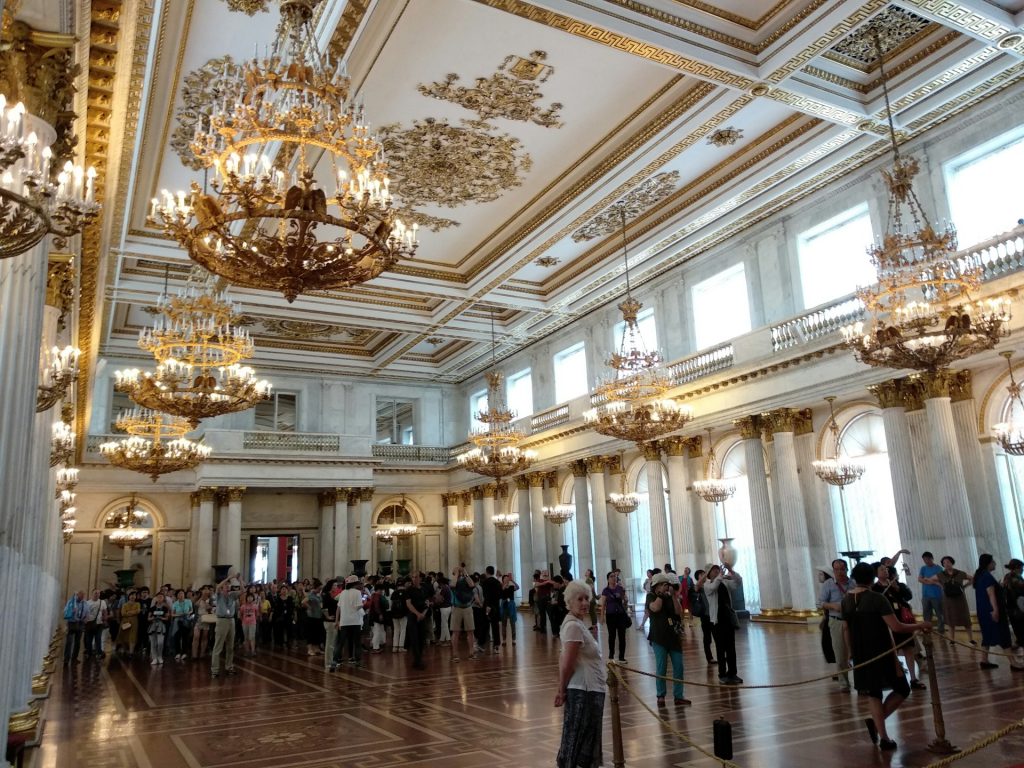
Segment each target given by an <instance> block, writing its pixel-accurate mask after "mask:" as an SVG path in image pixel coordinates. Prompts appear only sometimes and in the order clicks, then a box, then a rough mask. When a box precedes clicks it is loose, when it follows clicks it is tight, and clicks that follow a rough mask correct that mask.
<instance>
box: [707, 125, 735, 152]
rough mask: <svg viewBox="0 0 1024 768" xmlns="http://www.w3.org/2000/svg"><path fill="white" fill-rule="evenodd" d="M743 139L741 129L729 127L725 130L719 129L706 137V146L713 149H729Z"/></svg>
mask: <svg viewBox="0 0 1024 768" xmlns="http://www.w3.org/2000/svg"><path fill="white" fill-rule="evenodd" d="M742 138H743V129H742V128H733V127H732V126H731V125H730V126H728V127H726V128H719V129H718V130H717V131H715V132H714V133H712V134H711V135H710V136H708V144H711V145H712V146H715V147H730V146H732V145H733V144H735V143H736V142H737V141H739V140H740V139H742Z"/></svg>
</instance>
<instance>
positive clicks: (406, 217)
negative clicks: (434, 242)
mask: <svg viewBox="0 0 1024 768" xmlns="http://www.w3.org/2000/svg"><path fill="white" fill-rule="evenodd" d="M395 215H396V216H397V217H398V218H399V219H401V220H402V222H403V223H405V224H406V225H408V224H419V226H420V229H429V230H430V231H431V232H440V231H441V230H442V229H449V228H451V227H458V226H460V224H459V222H457V221H456V220H455V219H446V218H445V217H444V216H431V215H430V214H429V213H423V211H417V210H414V209H412V208H403V207H402V206H397V207H396V208H395Z"/></svg>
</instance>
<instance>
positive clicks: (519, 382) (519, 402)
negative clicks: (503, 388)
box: [508, 368, 533, 418]
mask: <svg viewBox="0 0 1024 768" xmlns="http://www.w3.org/2000/svg"><path fill="white" fill-rule="evenodd" d="M508 407H509V408H510V409H511V410H512V411H514V412H515V414H516V418H522V417H523V416H529V415H530V414H531V413H533V377H532V376H531V375H530V369H529V368H527V369H526V370H525V371H519V373H515V374H512V376H510V377H509V379H508Z"/></svg>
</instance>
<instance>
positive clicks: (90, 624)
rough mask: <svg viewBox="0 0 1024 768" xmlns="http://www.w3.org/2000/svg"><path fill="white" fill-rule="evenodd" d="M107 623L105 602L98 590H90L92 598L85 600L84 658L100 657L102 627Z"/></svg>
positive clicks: (101, 655) (101, 656) (101, 654)
mask: <svg viewBox="0 0 1024 768" xmlns="http://www.w3.org/2000/svg"><path fill="white" fill-rule="evenodd" d="M106 624H107V602H106V600H104V599H103V598H101V597H100V591H99V590H98V589H94V590H93V591H92V599H91V600H86V601H85V658H87V659H88V658H92V657H93V656H95V657H96V658H97V659H102V658H103V656H104V654H103V629H104V627H105V626H106Z"/></svg>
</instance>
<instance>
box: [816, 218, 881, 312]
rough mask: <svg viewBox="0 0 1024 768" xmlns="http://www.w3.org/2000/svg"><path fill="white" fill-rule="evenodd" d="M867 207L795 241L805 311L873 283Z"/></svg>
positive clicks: (822, 224)
mask: <svg viewBox="0 0 1024 768" xmlns="http://www.w3.org/2000/svg"><path fill="white" fill-rule="evenodd" d="M872 239H873V233H872V231H871V217H870V215H869V214H868V204H867V203H862V204H861V205H858V206H857V207H856V208H851V209H850V210H848V211H844V212H843V213H841V214H839V215H838V216H835V217H833V218H831V219H829V220H828V221H825V222H822V223H821V224H819V225H818V226H816V227H814V228H812V229H809V230H807V231H806V232H803V233H801V234H800V235H799V236H798V237H797V252H798V253H799V259H800V284H801V286H802V287H803V293H804V307H808V308H809V307H816V306H818V305H819V304H824V303H825V302H827V301H832V300H833V299H838V298H839V297H840V296H846V295H847V294H849V293H853V291H854V290H856V289H857V287H858V286H861V285H871V284H873V283H874V282H875V268H874V267H873V266H872V265H871V258H870V257H869V256H868V251H867V249H868V246H870V245H871V242H872Z"/></svg>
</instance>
